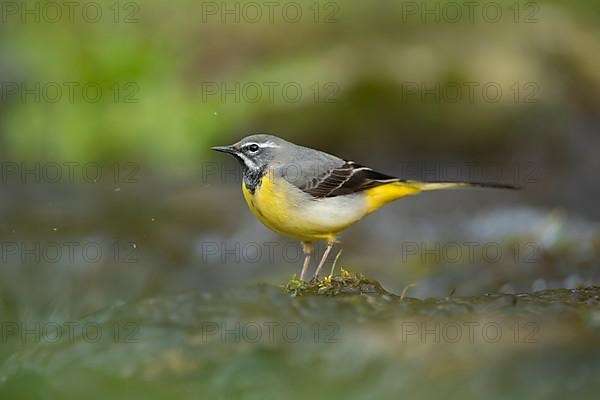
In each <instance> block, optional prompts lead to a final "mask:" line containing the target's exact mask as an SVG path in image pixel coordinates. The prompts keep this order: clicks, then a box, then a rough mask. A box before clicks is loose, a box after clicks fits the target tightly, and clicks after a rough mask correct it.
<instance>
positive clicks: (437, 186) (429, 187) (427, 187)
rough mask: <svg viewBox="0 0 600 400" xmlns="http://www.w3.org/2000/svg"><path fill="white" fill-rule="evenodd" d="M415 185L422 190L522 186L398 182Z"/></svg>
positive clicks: (515, 188)
mask: <svg viewBox="0 0 600 400" xmlns="http://www.w3.org/2000/svg"><path fill="white" fill-rule="evenodd" d="M398 183H406V184H409V185H415V186H416V187H417V188H419V190H420V191H428V190H443V189H462V188H486V189H509V190H519V189H520V187H518V186H515V185H508V184H504V183H483V182H419V181H406V182H398Z"/></svg>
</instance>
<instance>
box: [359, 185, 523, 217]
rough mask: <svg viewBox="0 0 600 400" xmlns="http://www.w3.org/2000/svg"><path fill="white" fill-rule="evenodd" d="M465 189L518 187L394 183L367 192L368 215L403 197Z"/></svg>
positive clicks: (511, 186)
mask: <svg viewBox="0 0 600 400" xmlns="http://www.w3.org/2000/svg"><path fill="white" fill-rule="evenodd" d="M463 188H489V189H510V190H518V189H519V187H518V186H513V185H507V184H502V183H480V182H420V181H402V180H398V181H394V182H390V183H386V184H384V185H381V186H376V187H374V188H371V189H368V190H367V213H368V214H370V213H372V212H373V211H375V210H377V209H378V208H379V207H381V206H383V205H385V204H387V203H389V202H392V201H394V200H398V199H399V198H401V197H405V196H410V195H413V194H417V193H419V192H424V191H429V190H443V189H463Z"/></svg>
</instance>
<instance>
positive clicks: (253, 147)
mask: <svg viewBox="0 0 600 400" xmlns="http://www.w3.org/2000/svg"><path fill="white" fill-rule="evenodd" d="M259 148H260V147H258V145H257V144H251V145H250V146H248V147H246V149H248V151H249V152H250V153H256V152H257V151H258V149H259Z"/></svg>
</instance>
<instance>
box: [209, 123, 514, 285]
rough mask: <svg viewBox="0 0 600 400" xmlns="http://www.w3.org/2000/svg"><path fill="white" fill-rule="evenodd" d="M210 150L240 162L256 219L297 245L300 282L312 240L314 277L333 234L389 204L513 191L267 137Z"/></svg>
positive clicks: (332, 242) (245, 192) (249, 138)
mask: <svg viewBox="0 0 600 400" xmlns="http://www.w3.org/2000/svg"><path fill="white" fill-rule="evenodd" d="M211 149H212V150H215V151H219V152H223V153H227V154H230V155H232V156H233V157H235V158H236V159H237V160H238V161H239V163H240V164H241V167H242V174H243V179H242V192H243V195H244V198H245V200H246V202H247V204H248V207H249V208H250V210H251V211H252V213H253V214H254V215H255V216H256V218H258V220H260V221H261V222H262V223H263V224H264V225H265V226H266V227H267V228H269V229H271V230H273V231H274V232H276V233H278V234H281V235H284V236H287V237H291V238H294V239H296V240H299V241H301V243H302V248H303V254H304V263H303V265H302V270H301V272H300V281H304V280H305V277H306V275H307V272H308V269H309V264H310V259H311V255H312V253H313V248H314V247H313V243H314V242H315V241H319V240H324V241H326V242H327V247H326V248H325V252H324V253H323V256H322V258H321V260H320V261H319V264H318V265H317V268H316V270H315V274H314V278H313V279H318V277H319V273H320V272H321V269H322V268H323V265H324V264H325V262H326V260H327V257H328V256H329V254H330V252H331V250H332V248H333V246H334V245H335V244H336V243H338V242H339V234H340V233H341V232H342V231H344V230H345V229H347V228H348V227H350V226H351V225H353V224H355V223H357V222H358V221H360V220H361V219H362V218H364V217H365V216H367V215H369V214H371V213H373V212H375V211H376V210H378V209H379V208H380V207H382V206H384V205H386V204H388V203H390V202H392V201H395V200H398V199H400V198H402V197H406V196H410V195H415V194H417V193H420V192H425V191H431V190H441V189H455V188H464V187H486V188H498V189H517V187H516V186H512V185H505V184H498V183H478V182H421V181H417V180H405V179H400V178H397V177H393V176H390V175H387V174H383V173H381V172H377V171H375V170H373V169H372V168H369V167H366V166H363V165H360V164H357V163H355V162H353V161H346V160H344V159H342V158H339V157H337V156H335V155H332V154H329V153H326V152H323V151H320V150H316V149H312V148H309V147H303V146H300V145H297V144H294V143H291V142H289V141H286V140H284V139H282V138H279V137H277V136H274V135H269V134H253V135H250V136H246V137H244V138H243V139H241V140H240V141H238V142H237V143H234V144H232V145H229V146H215V147H211Z"/></svg>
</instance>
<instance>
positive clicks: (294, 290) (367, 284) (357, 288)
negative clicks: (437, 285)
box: [284, 268, 394, 296]
mask: <svg viewBox="0 0 600 400" xmlns="http://www.w3.org/2000/svg"><path fill="white" fill-rule="evenodd" d="M284 289H285V290H286V291H287V292H288V293H290V294H291V295H292V296H306V295H324V296H338V295H349V294H365V295H370V296H379V295H389V296H394V295H393V294H391V293H389V292H388V291H387V290H385V289H384V288H383V287H382V286H381V284H380V283H379V282H377V281H374V280H371V279H368V278H365V277H364V275H362V274H359V273H355V272H349V271H346V270H345V269H343V268H342V269H341V271H340V274H339V275H334V276H326V277H324V278H323V279H313V280H311V281H309V282H307V281H300V280H298V279H296V275H295V274H294V275H293V276H292V279H291V280H290V281H289V282H288V283H287V284H286V285H285V286H284Z"/></svg>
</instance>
